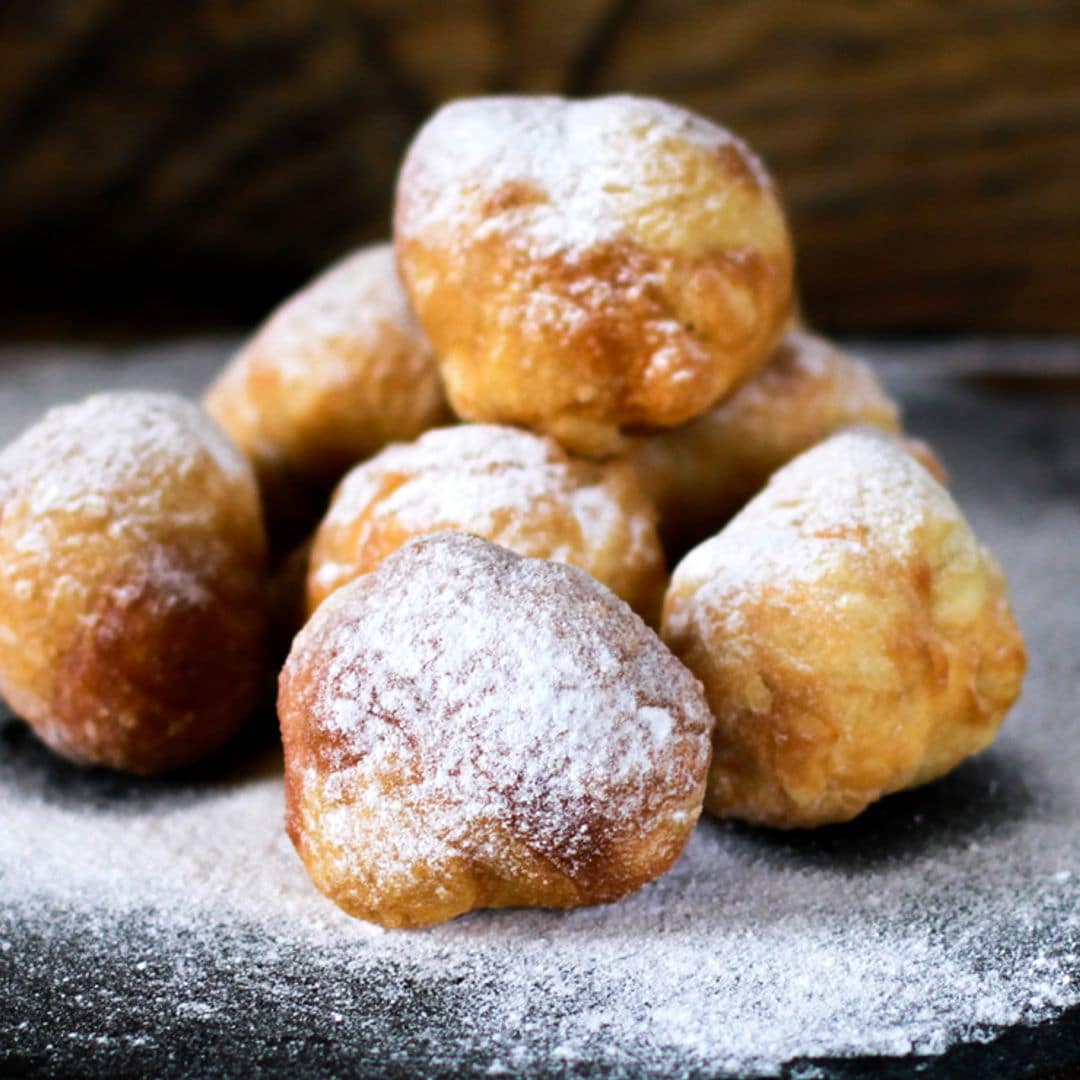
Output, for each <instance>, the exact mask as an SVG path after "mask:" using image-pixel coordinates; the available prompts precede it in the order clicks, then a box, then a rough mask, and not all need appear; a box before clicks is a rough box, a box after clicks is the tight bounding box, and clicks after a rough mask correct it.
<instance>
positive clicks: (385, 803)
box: [278, 533, 712, 926]
mask: <svg viewBox="0 0 1080 1080" xmlns="http://www.w3.org/2000/svg"><path fill="white" fill-rule="evenodd" d="M278 715H279V717H280V720H281V731H282V738H283V741H284V746H285V769H286V774H285V780H286V806H287V815H286V817H287V824H288V829H289V835H290V836H291V838H292V840H293V843H294V844H295V845H296V848H297V851H298V852H299V854H300V856H301V858H302V859H303V861H304V863H305V865H306V867H307V870H308V873H309V874H310V875H311V878H312V880H313V881H314V883H315V884H316V885H317V886H318V887H319V889H321V890H322V891H323V892H324V893H325V894H326V895H327V896H329V897H330V898H331V899H332V900H333V901H334V902H335V903H337V904H338V905H339V906H341V907H342V908H343V909H344V910H346V911H347V912H349V913H350V914H353V915H357V916H360V917H362V918H364V919H368V920H371V921H373V922H377V923H380V924H381V925H383V926H423V925H428V924H431V923H435V922H440V921H443V920H445V919H449V918H452V917H454V916H455V915H459V914H461V913H463V912H465V911H469V910H471V909H473V908H479V907H507V906H520V905H536V906H544V907H556V908H569V907H577V906H579V905H583V904H594V903H601V902H605V901H610V900H616V899H618V898H620V897H622V896H625V895H626V894H628V893H630V892H632V891H633V890H634V889H637V888H638V887H640V886H641V885H643V884H645V883H646V882H648V881H650V880H652V879H653V878H655V877H657V876H658V875H660V874H661V873H663V872H664V871H665V870H667V869H668V867H670V866H671V864H672V863H673V862H674V861H675V859H676V858H677V857H678V855H679V853H680V851H681V850H682V848H683V846H684V844H685V843H686V840H687V839H688V838H689V836H690V833H691V830H692V829H693V827H694V823H695V822H696V821H697V818H698V815H699V813H700V809H701V799H702V794H703V791H704V781H705V770H706V767H707V764H708V752H709V730H710V727H711V725H712V718H711V717H710V716H709V714H708V709H707V706H706V704H705V700H704V697H703V695H702V692H701V687H700V684H699V683H698V682H697V680H696V679H694V677H693V676H692V675H691V674H690V673H689V672H688V671H687V670H686V669H685V668H684V667H683V666H682V665H681V664H680V663H679V662H678V661H677V660H676V659H675V658H674V657H673V656H672V655H671V654H670V652H668V650H667V649H666V648H664V646H663V645H662V643H661V642H660V640H659V638H658V637H657V636H656V635H655V634H654V633H653V632H652V631H651V630H649V628H648V627H647V626H646V625H645V624H644V623H643V622H642V621H641V619H639V618H638V617H637V616H636V615H634V613H633V612H632V611H631V610H630V608H629V607H627V606H626V605H625V604H624V603H623V602H622V601H621V600H619V599H618V598H617V597H615V596H614V595H613V594H612V593H611V592H610V591H609V590H607V589H605V588H604V587H603V586H601V585H600V584H598V583H597V582H596V581H594V580H593V579H592V578H590V577H589V576H588V575H587V574H585V573H584V572H583V571H581V570H578V569H576V568H573V567H568V566H565V565H562V564H560V563H553V562H547V561H545V560H540V559H526V558H523V557H521V556H518V555H516V554H514V553H512V552H510V551H507V550H506V549H504V548H500V547H498V546H496V545H493V544H490V543H488V542H486V541H484V540H481V539H479V538H477V537H473V536H468V535H464V534H460V533H438V534H435V535H433V536H426V537H421V538H419V539H417V540H413V541H411V542H410V543H409V544H407V545H406V546H405V547H404V548H402V549H401V550H400V551H398V552H396V553H395V554H394V555H392V556H390V558H388V559H387V560H386V561H385V562H384V563H383V564H382V565H381V566H380V567H379V569H378V570H376V571H375V572H373V573H371V574H367V575H365V576H364V577H361V578H358V579H356V580H355V581H353V582H350V583H349V584H348V585H346V586H344V587H343V588H341V589H339V590H338V591H337V592H336V593H334V595H333V596H331V597H330V598H329V599H328V600H327V601H326V602H325V603H324V604H323V605H322V606H321V607H320V608H319V610H318V611H317V612H316V613H315V615H314V616H313V617H312V619H311V621H310V622H309V623H308V624H307V626H305V627H304V629H303V630H302V631H301V632H300V634H299V635H298V636H297V638H296V641H295V642H294V644H293V649H292V652H291V654H290V656H289V659H288V661H287V662H286V665H285V668H284V670H283V672H282V675H281V682H280V694H279V699H278Z"/></svg>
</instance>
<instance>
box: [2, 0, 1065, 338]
mask: <svg viewBox="0 0 1080 1080" xmlns="http://www.w3.org/2000/svg"><path fill="white" fill-rule="evenodd" d="M507 90H527V91H542V90H543V91H552V90H560V91H565V92H569V93H574V94H591V93H601V92H605V91H611V90H634V91H638V92H644V93H653V94H659V95H662V96H665V97H669V98H672V99H674V100H677V101H680V102H684V103H686V104H688V105H690V106H693V107H694V108H697V109H700V110H702V111H703V112H705V113H708V114H709V115H711V116H714V117H716V118H718V119H720V120H722V121H723V122H725V123H727V124H728V125H729V126H731V127H733V128H734V129H736V130H737V131H739V132H740V133H742V134H743V135H745V136H746V137H748V138H749V139H750V140H751V142H752V143H754V144H755V145H756V146H757V147H758V148H759V149H760V150H761V152H762V153H763V154H764V156H765V157H766V159H767V160H768V162H769V163H770V165H771V166H772V168H773V170H774V172H775V173H776V175H777V176H778V177H779V179H780V181H781V184H782V187H783V190H784V192H785V194H786V196H787V199H788V202H789V205H790V207H791V213H792V217H793V221H794V226H795V234H796V237H797V240H798V243H799V252H800V264H799V265H800V277H801V282H802V290H803V295H804V299H805V306H806V309H807V311H808V314H809V316H810V317H811V319H812V320H814V321H815V322H818V323H819V324H821V325H823V326H825V327H826V328H829V329H832V330H837V331H854V332H890V333H896V332H908V333H919V332H926V331H946V332H954V331H955V332H998V331H1007V332H1067V331H1071V332H1076V331H1080V298H1078V297H1077V282H1078V281H1080V228H1078V223H1080V183H1078V179H1077V177H1078V175H1080V4H1077V3H1076V2H1075V0H1057V2H1055V0H953V2H951V3H944V2H937V3H931V2H924V0H880V2H866V0H848V2H840V0H819V2H816V3H812V4H811V3H805V2H800V0H732V2H726V3H725V2H719V3H716V2H705V0H523V2H519V3H510V2H497V0H447V2H439V0H427V2H424V0H321V2H316V0H311V2H302V0H246V2H240V0H231V2H226V0H157V2H150V0H3V3H2V4H0V254H2V257H3V266H4V283H5V284H4V288H3V289H2V290H0V320H2V322H0V331H2V332H3V333H4V334H5V335H6V336H9V337H10V336H14V335H33V334H48V335H61V336H93V335H98V334H102V333H106V334H108V333H116V332H123V333H127V332H131V333H145V332H147V331H161V332H177V331H184V330H187V329H190V330H196V329H205V328H207V327H209V326H242V325H244V324H246V323H249V322H250V321H251V320H252V319H254V318H256V317H257V316H258V315H260V314H261V313H262V312H263V311H264V310H265V309H266V307H267V305H269V304H271V303H272V302H273V301H275V300H276V299H278V298H279V297H280V296H281V295H282V294H283V293H284V292H287V291H288V290H290V289H291V288H293V287H294V286H295V285H296V284H297V283H299V282H300V281H301V280H303V278H304V277H305V276H306V275H308V274H309V273H311V272H312V271H313V270H315V269H317V268H318V267H319V266H320V265H322V264H323V263H324V262H325V261H326V260H328V259H330V258H332V257H333V256H335V255H337V254H339V253H340V252H342V251H343V250H345V249H347V248H348V247H349V246H350V245H353V244H355V243H357V242H358V241H361V240H363V239H365V238H370V237H376V236H379V235H382V234H385V232H386V230H387V214H388V200H389V193H390V190H391V187H392V183H393V178H394V173H395V169H396V165H397V161H398V158H399V155H400V153H401V150H402V147H403V146H404V144H405V142H406V141H407V139H408V138H409V135H410V133H411V132H412V131H413V130H414V129H415V128H416V126H417V125H418V124H419V123H420V122H421V121H422V120H423V118H424V117H425V116H426V115H427V113H428V112H429V111H430V110H431V109H432V108H433V107H434V106H435V104H436V103H437V102H439V101H441V100H443V99H445V98H447V97H451V96H454V95H460V94H469V93H479V92H491V91H507Z"/></svg>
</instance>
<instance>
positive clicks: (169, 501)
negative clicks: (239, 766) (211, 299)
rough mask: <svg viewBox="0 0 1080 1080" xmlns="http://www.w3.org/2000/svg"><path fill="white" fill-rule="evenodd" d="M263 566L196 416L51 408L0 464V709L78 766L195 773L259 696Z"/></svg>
mask: <svg viewBox="0 0 1080 1080" xmlns="http://www.w3.org/2000/svg"><path fill="white" fill-rule="evenodd" d="M265 558H266V551H265V537H264V534H263V525H262V515H261V513H260V509H259V498H258V492H257V489H256V484H255V478H254V475H253V474H252V471H251V468H250V466H249V465H248V463H247V461H246V460H245V459H244V457H243V455H241V453H240V452H239V451H238V450H237V449H236V447H235V446H233V445H232V443H230V442H229V440H228V439H227V438H226V437H225V436H224V435H223V434H222V432H221V431H219V430H218V428H217V426H216V425H215V424H214V423H213V421H212V420H210V418H209V417H207V416H206V415H205V414H204V413H203V412H202V411H201V410H200V409H199V408H198V407H197V406H195V405H193V404H191V403H189V402H186V401H183V400H181V399H180V398H176V397H172V396H170V395H165V394H144V393H118V394H101V395H98V396H95V397H91V398H88V399H87V400H85V401H83V402H82V403H81V404H78V405H68V406H64V407H62V408H57V409H52V410H51V411H50V412H48V413H46V415H45V416H44V418H43V419H42V420H41V421H39V422H38V423H37V424H36V425H34V426H33V427H32V428H30V430H29V431H27V432H26V433H25V434H24V435H22V436H21V437H20V438H19V439H17V440H16V441H15V442H14V443H12V444H11V445H10V446H9V447H8V448H7V449H6V450H4V451H3V453H0V693H2V694H3V696H4V697H5V698H6V699H7V701H8V703H9V704H10V705H11V707H12V709H13V710H14V711H15V712H16V713H17V714H18V715H19V716H21V717H23V718H24V719H25V720H27V721H28V722H29V723H30V725H31V726H32V727H33V728H34V730H35V731H36V732H37V734H38V735H39V736H40V737H41V738H42V740H44V742H46V743H47V744H48V745H49V746H51V747H52V748H53V749H54V750H56V751H57V752H58V753H60V754H63V755H64V756H65V757H68V758H71V759H72V760H73V761H77V762H83V763H87V764H99V765H108V766H111V767H112V768H115V769H124V770H128V771H130V772H136V773H153V772H160V771H163V770H166V769H172V768H175V767H177V766H180V765H184V764H187V763H189V762H192V761H194V760H196V759H197V758H200V757H203V756H204V755H206V754H208V753H210V752H211V751H212V750H215V749H216V748H217V747H219V746H221V745H222V743H224V742H225V741H226V740H227V739H228V738H229V736H231V735H232V734H233V733H234V732H235V731H236V730H237V729H238V728H239V727H240V725H241V724H242V723H243V721H244V720H245V719H246V718H247V716H248V714H249V713H250V711H251V709H252V707H253V705H254V703H255V699H256V696H257V694H258V689H259V679H260V675H261V669H262V662H263V645H264V642H263V636H264V631H265V613H264V610H263V605H264V596H263V591H264V564H265Z"/></svg>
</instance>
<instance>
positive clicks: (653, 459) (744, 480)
mask: <svg viewBox="0 0 1080 1080" xmlns="http://www.w3.org/2000/svg"><path fill="white" fill-rule="evenodd" d="M851 424H870V425H872V426H874V427H879V428H881V429H882V430H885V431H893V432H895V431H899V430H900V412H899V409H898V408H897V407H896V405H895V404H894V403H893V402H892V400H891V399H890V398H889V396H888V394H887V393H886V392H885V390H884V388H883V387H882V386H881V384H880V383H879V382H878V380H877V378H876V377H875V375H874V373H873V371H872V370H871V369H870V367H869V366H868V365H867V364H865V363H863V362H862V361H861V360H857V359H855V358H853V357H850V356H848V355H846V354H845V353H843V352H842V351H841V350H839V349H838V348H836V347H835V346H834V345H832V344H831V343H830V342H828V341H826V340H825V339H824V338H821V337H819V336H817V335H815V334H811V333H809V332H807V331H805V330H801V329H793V330H790V331H789V332H788V333H787V334H786V335H785V337H784V339H783V340H782V341H781V343H780V345H779V347H778V348H777V349H776V351H775V352H774V353H773V355H772V357H771V358H770V360H769V363H768V364H767V365H766V366H765V367H764V368H762V370H761V371H759V372H758V373H757V374H755V375H752V376H751V377H750V378H749V379H747V380H746V382H744V383H743V384H742V385H741V386H740V387H739V388H738V389H737V390H736V391H735V392H734V393H733V394H732V395H731V396H730V397H728V398H726V399H725V400H724V401H722V402H720V404H719V405H715V406H714V407H713V408H712V409H710V410H709V411H708V412H706V413H704V414H703V415H701V416H699V417H697V418H696V419H694V420H691V421H690V422H689V423H688V424H683V425H681V426H680V427H676V428H670V429H669V430H667V431H661V432H656V433H654V434H651V435H644V436H639V437H637V438H635V439H634V440H633V443H632V445H631V449H630V460H631V461H633V463H634V465H635V467H636V468H637V470H638V474H639V476H640V477H641V482H642V486H643V487H644V488H645V491H646V494H648V495H649V497H650V498H651V499H652V500H653V502H654V503H655V504H656V507H657V509H658V510H659V512H660V529H661V535H662V536H663V538H664V544H665V547H666V548H667V550H668V552H669V553H673V554H674V553H682V552H685V551H687V550H688V549H689V548H690V547H692V546H693V545H694V544H697V543H700V542H701V541H702V540H704V539H705V538H706V537H708V536H711V535H712V534H713V533H714V532H716V531H717V529H719V528H720V527H721V526H722V525H723V524H724V523H725V522H726V521H728V520H729V519H730V518H731V517H732V515H733V514H735V513H736V512H737V511H738V510H739V508H740V507H741V506H743V504H744V503H746V501H747V500H748V499H750V498H751V497H752V496H754V495H755V494H757V492H758V491H760V490H761V489H762V488H763V487H764V486H765V483H766V482H767V481H768V479H769V477H770V476H771V475H772V473H774V472H775V471H776V470H777V469H778V468H780V466H782V465H784V464H786V463H787V462H788V461H790V460H791V459H792V458H793V457H795V456H796V455H797V454H800V453H802V451H804V450H807V449H809V448H810V447H811V446H813V445H814V444H815V443H818V442H820V441H821V440H822V439H824V438H825V437H826V436H828V435H831V434H832V433H833V432H835V431H838V430H839V429H841V428H844V427H847V426H849V425H851ZM927 452H928V451H927Z"/></svg>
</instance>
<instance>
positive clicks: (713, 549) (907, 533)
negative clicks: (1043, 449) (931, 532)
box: [677, 428, 962, 611]
mask: <svg viewBox="0 0 1080 1080" xmlns="http://www.w3.org/2000/svg"><path fill="white" fill-rule="evenodd" d="M931 520H944V521H952V522H957V523H959V522H960V521H961V520H962V518H961V515H960V511H959V510H958V509H957V507H956V504H955V503H954V502H953V500H952V498H951V497H950V496H949V493H948V492H947V491H946V490H945V489H944V488H943V487H942V486H941V485H940V484H939V483H938V482H937V481H936V480H935V479H934V478H933V477H932V476H931V475H930V474H929V473H928V472H927V471H926V470H925V469H924V468H923V467H922V466H921V465H920V464H919V463H918V462H917V461H916V460H915V459H914V458H913V457H911V456H910V455H909V454H908V453H907V452H906V451H904V450H903V448H902V447H901V445H900V443H899V442H898V441H897V439H896V438H895V437H893V436H891V435H888V434H885V433H883V432H879V431H877V430H875V429H871V428H853V429H849V430H847V431H843V432H841V433H840V434H838V435H834V436H832V437H831V438H829V439H827V440H826V441H825V442H823V443H820V444H819V445H818V446H816V447H814V448H813V449H811V450H808V451H806V452H805V453H804V454H801V455H800V456H799V457H797V458H795V459H794V460H793V461H792V462H790V463H789V464H788V465H786V466H784V467H783V468H782V469H780V470H779V471H778V472H776V473H774V474H773V477H772V479H771V480H770V481H769V484H768V486H767V487H766V488H765V490H764V491H763V492H761V494H759V495H758V496H757V497H756V498H754V499H753V500H751V502H750V503H748V504H747V506H746V507H745V508H744V509H743V510H742V512H741V513H739V514H738V515H736V516H735V517H734V518H733V519H732V521H731V522H730V523H729V524H728V525H727V526H726V528H725V529H724V530H723V532H721V533H720V534H718V535H717V536H715V537H713V538H712V539H711V540H706V541H705V542H704V543H703V544H700V545H699V546H698V547H696V548H695V549H694V550H693V551H691V552H690V554H689V555H687V556H686V558H685V559H683V561H682V563H680V565H679V568H678V571H677V573H678V577H679V579H680V580H682V581H698V582H701V583H702V585H701V591H700V593H699V595H700V597H701V600H702V604H700V605H693V607H694V609H695V610H705V608H706V607H707V608H708V610H710V611H716V610H720V609H721V608H725V607H727V606H728V604H727V603H726V602H724V601H723V600H722V599H721V598H722V597H728V598H730V597H732V596H733V595H734V594H736V593H746V592H753V591H754V590H757V589H760V588H761V587H762V586H764V585H767V584H769V583H781V584H785V583H795V582H810V581H816V580H819V579H820V578H821V577H823V576H824V575H826V574H828V573H830V572H832V571H835V570H837V569H839V568H841V567H842V566H843V565H844V563H845V561H846V560H847V559H848V558H850V555H851V553H852V552H858V551H860V550H861V548H862V546H863V544H864V543H865V537H866V536H867V535H870V536H872V537H873V542H874V544H875V545H876V546H878V547H880V548H881V549H883V550H886V551H890V552H893V553H894V554H895V555H896V558H897V559H898V560H903V559H904V558H905V557H907V556H908V555H909V554H910V553H911V551H912V549H913V547H914V546H915V545H916V544H917V543H918V534H919V529H920V527H921V526H923V525H924V524H926V523H927V522H928V521H931ZM747 538H748V539H749V542H748V539H747ZM736 606H737V605H736Z"/></svg>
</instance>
